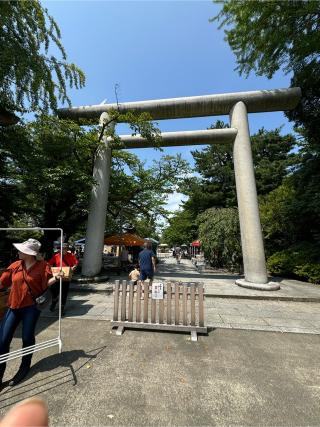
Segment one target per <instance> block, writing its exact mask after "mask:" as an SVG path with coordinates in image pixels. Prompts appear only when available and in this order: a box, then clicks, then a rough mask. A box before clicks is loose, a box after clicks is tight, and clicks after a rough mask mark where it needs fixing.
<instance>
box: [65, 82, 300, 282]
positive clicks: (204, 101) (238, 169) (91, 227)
mask: <svg viewBox="0 0 320 427" xmlns="http://www.w3.org/2000/svg"><path fill="white" fill-rule="evenodd" d="M300 98H301V89H300V88H297V87H296V88H288V89H274V90H259V91H250V92H235V93H226V94H218V95H205V96H192V97H183V98H172V99H158V100H150V101H139V102H125V103H122V104H119V105H118V104H105V105H92V106H84V107H73V108H61V109H59V110H58V116H59V117H60V118H67V119H75V120H78V119H97V120H98V118H100V125H101V126H105V125H106V124H107V125H108V126H114V124H110V119H109V115H108V111H110V110H118V111H119V112H120V113H127V112H129V111H131V112H136V113H142V112H147V113H149V114H150V116H151V117H152V119H153V120H166V119H178V118H189V117H204V116H220V115H229V116H230V126H231V127H230V128H228V129H210V130H197V131H188V132H164V133H162V134H161V137H162V141H161V144H160V145H161V146H162V147H169V146H183V145H204V144H215V143H216V144H221V143H230V144H231V143H233V159H234V170H235V181H236V188H237V199H238V209H239V219H240V230H241V246H242V254H243V264H244V275H245V278H244V279H240V280H237V281H236V283H237V284H238V285H239V286H243V287H246V288H252V289H260V290H277V289H279V284H278V283H274V282H268V277H267V270H266V261H265V253H264V245H263V237H262V231H261V223H260V216H259V207H258V198H257V189H256V182H255V176H254V167H253V160H252V150H251V143H250V134H249V125H248V113H262V112H271V111H284V110H291V109H293V108H295V107H296V106H297V104H298V102H299V100H300ZM108 123H109V124H108ZM120 137H121V140H122V141H123V143H124V147H123V148H144V147H149V148H150V144H148V143H147V141H146V140H145V139H143V138H142V137H141V136H139V135H137V136H131V135H124V136H120ZM112 148H113V147H112V141H111V140H109V139H108V138H107V137H106V136H104V144H103V145H102V146H101V147H100V149H99V150H98V152H97V155H96V159H95V164H94V172H93V177H94V180H95V182H96V185H94V186H93V188H92V192H91V201H90V210H89V216H88V223H87V231H86V245H85V253H84V260H83V267H82V274H83V275H85V276H89V277H93V276H94V275H96V274H98V273H99V272H100V270H101V266H102V257H101V253H102V250H103V238H104V230H105V219H106V209H107V203H108V191H109V182H110V170H111V156H112Z"/></svg>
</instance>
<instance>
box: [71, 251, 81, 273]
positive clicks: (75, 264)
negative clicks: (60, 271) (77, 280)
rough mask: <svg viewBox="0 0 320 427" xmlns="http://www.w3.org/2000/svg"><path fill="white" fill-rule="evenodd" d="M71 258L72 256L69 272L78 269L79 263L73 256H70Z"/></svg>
mask: <svg viewBox="0 0 320 427" xmlns="http://www.w3.org/2000/svg"><path fill="white" fill-rule="evenodd" d="M71 256H72V264H73V265H72V267H71V270H72V271H74V270H75V269H76V268H77V267H78V264H79V261H78V259H77V257H76V256H75V255H74V254H71Z"/></svg>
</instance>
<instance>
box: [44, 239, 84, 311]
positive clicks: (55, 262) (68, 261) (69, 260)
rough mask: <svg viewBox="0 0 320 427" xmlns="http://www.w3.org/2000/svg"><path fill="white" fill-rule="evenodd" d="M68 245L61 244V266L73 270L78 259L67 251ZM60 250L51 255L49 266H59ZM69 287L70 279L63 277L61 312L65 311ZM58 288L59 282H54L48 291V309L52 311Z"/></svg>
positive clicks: (56, 299)
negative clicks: (49, 300) (49, 301)
mask: <svg viewBox="0 0 320 427" xmlns="http://www.w3.org/2000/svg"><path fill="white" fill-rule="evenodd" d="M68 248H69V245H68V243H63V245H62V267H71V270H72V271H74V270H75V269H76V268H77V265H78V263H79V261H78V260H77V258H76V257H75V255H74V254H72V253H71V252H68ZM60 258H61V255H60V251H59V252H57V253H56V254H54V255H53V257H52V258H51V259H50V261H49V264H50V265H51V267H60V265H61V264H60ZM69 288H70V279H67V278H63V281H62V295H61V312H62V314H64V312H65V305H66V302H67V297H68V293H69ZM59 290H60V283H59V282H57V283H55V284H54V285H53V286H52V287H51V288H50V291H51V293H52V303H51V306H50V311H54V309H55V307H56V305H57V302H58V301H59Z"/></svg>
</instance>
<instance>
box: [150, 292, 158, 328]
mask: <svg viewBox="0 0 320 427" xmlns="http://www.w3.org/2000/svg"><path fill="white" fill-rule="evenodd" d="M156 303H157V301H156V300H155V299H152V294H151V323H156V307H157V306H156Z"/></svg>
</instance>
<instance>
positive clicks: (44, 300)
mask: <svg viewBox="0 0 320 427" xmlns="http://www.w3.org/2000/svg"><path fill="white" fill-rule="evenodd" d="M23 278H24V281H25V282H26V284H27V286H28V289H29V293H30V295H31V298H32V299H33V301H34V303H35V304H36V306H37V309H38V310H40V311H42V310H44V309H45V308H46V307H47V306H48V305H49V303H50V300H51V292H50V291H49V288H47V289H46V290H45V291H44V292H42V293H41V294H40V295H38V296H37V297H35V296H34V295H33V293H32V290H31V287H30V285H29V283H28V281H27V279H26V276H25V271H24V270H23Z"/></svg>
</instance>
